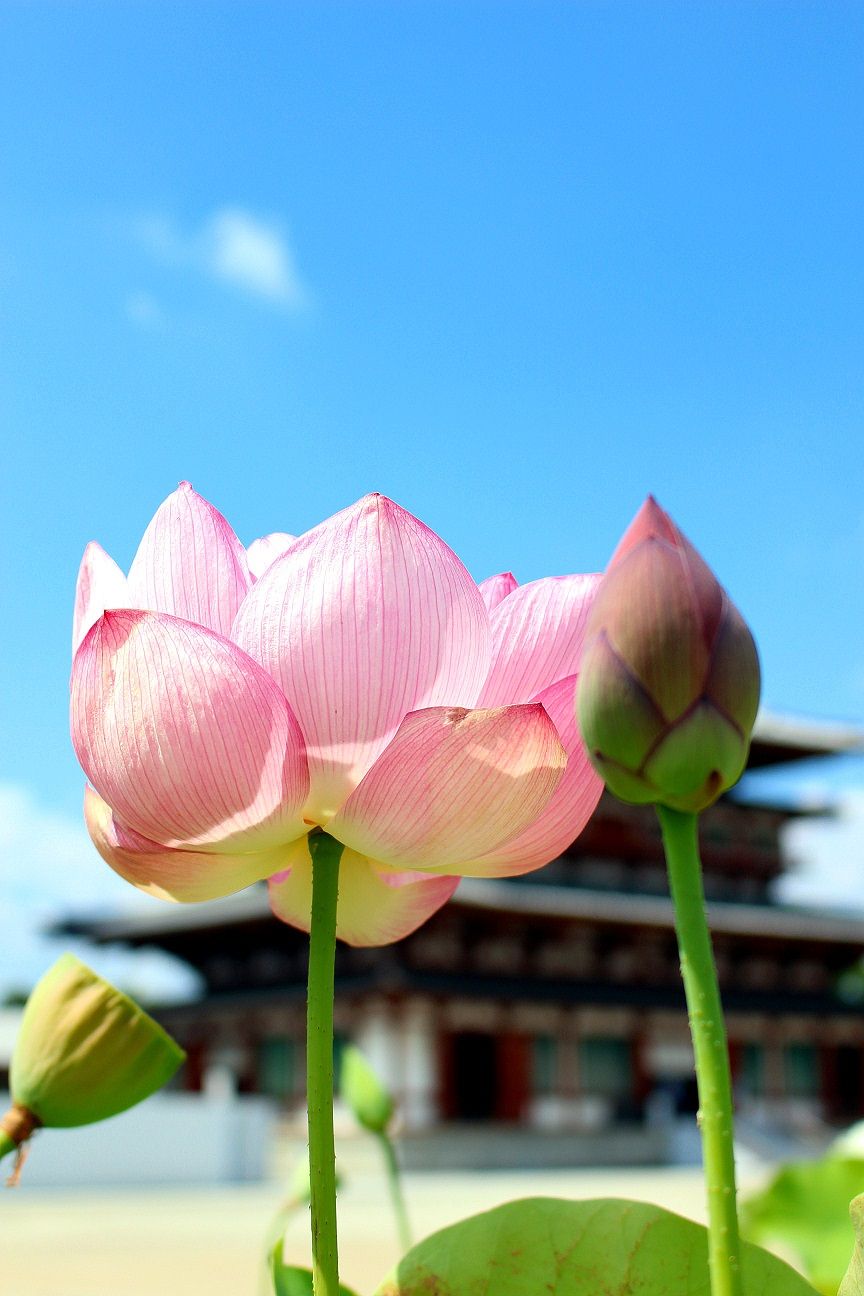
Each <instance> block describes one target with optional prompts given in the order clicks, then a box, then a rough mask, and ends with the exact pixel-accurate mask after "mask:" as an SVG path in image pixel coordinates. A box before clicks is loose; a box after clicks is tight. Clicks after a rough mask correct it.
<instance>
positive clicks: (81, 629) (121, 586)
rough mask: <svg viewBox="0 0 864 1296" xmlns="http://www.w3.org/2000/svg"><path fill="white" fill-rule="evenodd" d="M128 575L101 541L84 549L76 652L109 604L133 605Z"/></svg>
mask: <svg viewBox="0 0 864 1296" xmlns="http://www.w3.org/2000/svg"><path fill="white" fill-rule="evenodd" d="M129 605H130V596H129V591H128V589H127V588H126V577H125V576H124V575H123V573H122V571H121V570H120V568H119V567H118V566H117V564H116V562H115V561H114V559H113V558H111V557H109V555H108V554H107V553H106V552H105V550H104V549H103V548H102V546H101V545H99V544H97V543H96V541H95V540H91V541H90V543H89V544H88V546H87V548H86V549H85V550H84V557H83V558H82V559H81V566H80V567H79V568H78V583H77V585H76V586H75V612H74V614H73V619H72V653H73V655H74V654H75V653H76V652H77V651H78V646H79V644H80V643H81V640H82V639H83V638H84V636H85V635H86V633H87V631H88V630H89V629H90V627H91V626H92V625H94V624H95V623H96V622H97V621H98V620H99V618H100V617H101V615H102V613H103V612H104V611H105V609H106V608H122V607H129Z"/></svg>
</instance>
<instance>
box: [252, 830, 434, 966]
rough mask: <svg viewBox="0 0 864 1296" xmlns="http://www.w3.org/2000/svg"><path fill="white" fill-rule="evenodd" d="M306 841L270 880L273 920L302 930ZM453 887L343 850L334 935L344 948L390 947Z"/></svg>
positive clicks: (307, 888)
mask: <svg viewBox="0 0 864 1296" xmlns="http://www.w3.org/2000/svg"><path fill="white" fill-rule="evenodd" d="M308 842H309V839H308V837H304V838H303V839H302V840H301V841H298V842H295V844H294V845H293V846H292V847H291V848H290V851H291V853H290V868H289V869H288V870H286V871H284V872H282V873H279V874H277V875H276V876H275V877H272V878H271V879H270V905H271V907H272V909H273V912H274V914H275V915H276V917H277V918H281V919H282V921H283V922H286V923H290V924H291V926H292V927H299V928H300V930H301V931H307V932H308V930H309V920H310V915H311V913H312V861H311V858H310V855H309V845H308ZM458 885H459V878H458V877H429V876H428V874H425V873H411V872H402V873H397V872H394V871H393V870H392V869H386V868H379V867H378V866H377V865H376V863H375V861H374V860H371V859H367V858H366V857H365V856H364V855H358V854H357V852H356V851H353V850H346V851H344V852H343V854H342V859H341V863H340V866H339V901H338V908H337V912H336V935H337V936H338V937H339V939H340V940H343V941H345V942H346V943H347V944H348V945H390V944H392V943H393V941H397V940H401V939H402V937H403V936H408V935H410V934H411V932H413V931H415V930H416V929H417V928H418V927H419V926H421V924H422V923H424V922H425V921H426V919H427V918H429V917H431V915H432V914H433V913H435V911H436V910H437V909H440V908H441V906H442V905H444V904H446V903H447V901H448V900H449V899H450V897H451V896H452V894H453V892H454V891H455V890H456V888H457V886H458Z"/></svg>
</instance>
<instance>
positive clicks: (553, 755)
mask: <svg viewBox="0 0 864 1296" xmlns="http://www.w3.org/2000/svg"><path fill="white" fill-rule="evenodd" d="M596 580H597V578H595V577H584V576H569V577H561V578H558V579H548V580H540V581H535V582H533V583H532V584H530V585H525V586H522V587H521V588H517V587H516V585H515V581H513V580H512V577H511V578H509V579H508V578H503V577H495V578H493V579H492V580H491V581H487V582H484V585H483V586H481V587H479V588H478V586H477V585H475V584H474V582H473V581H472V580H471V577H470V576H469V575H468V572H467V571H466V570H465V568H464V567H463V566H462V564H461V563H460V562H459V560H458V558H457V557H456V556H455V554H453V553H452V551H451V550H450V549H448V547H447V546H446V545H445V544H444V543H443V541H442V540H440V539H439V538H438V537H437V536H436V535H435V534H434V533H433V532H432V531H430V530H429V529H428V528H427V527H425V526H424V525H423V524H422V523H421V522H419V521H418V520H417V519H416V518H414V517H412V516H411V514H410V513H407V512H406V511H405V510H404V509H401V508H400V507H399V506H398V505H396V504H394V503H392V501H390V500H388V499H385V498H384V497H382V496H380V495H369V496H366V497H365V498H364V499H362V500H360V501H359V502H358V503H357V504H355V505H354V506H353V507H351V508H348V509H345V510H344V511H343V512H341V513H337V514H336V515H335V516H334V517H332V518H329V519H328V520H327V521H326V522H323V523H322V524H321V525H320V526H318V527H316V528H315V529H314V530H312V531H309V532H307V533H306V534H305V535H303V536H301V537H300V538H299V539H294V538H293V537H291V536H288V535H284V534H281V533H280V534H277V535H275V536H268V537H265V538H264V539H262V540H257V541H255V543H254V544H252V545H250V547H249V549H248V550H244V548H243V546H242V545H241V544H240V542H239V540H238V539H237V537H236V536H235V534H234V532H233V531H232V530H231V528H230V526H229V525H228V523H227V521H226V520H225V518H223V517H222V515H221V514H220V513H218V512H217V511H216V510H215V509H214V508H213V507H212V506H211V505H210V504H208V503H207V502H206V501H205V500H203V499H202V498H201V497H200V496H199V495H196V494H195V492H194V491H193V490H192V488H191V487H190V486H188V485H187V484H185V483H184V484H183V485H181V486H180V488H179V489H178V490H177V491H176V492H175V493H174V494H173V495H171V496H169V498H168V499H167V500H166V501H165V503H164V504H163V505H162V507H161V508H160V509H159V510H158V512H157V513H156V516H155V517H154V518H153V521H152V522H151V523H150V526H149V527H148V528H147V531H146V532H145V534H144V538H143V539H142V541H141V545H140V547H139V550H138V553H137V554H136V556H135V559H134V561H133V563H132V567H131V569H130V571H129V575H128V577H124V576H123V574H122V572H121V571H120V569H119V568H118V567H117V565H116V564H115V563H114V562H113V560H112V559H111V558H109V557H108V555H107V554H106V553H105V552H104V550H102V549H101V548H100V547H99V546H98V545H96V544H91V545H89V546H88V547H87V550H86V552H85V554H84V559H83V562H82V565H81V571H80V574H79V580H78V591H77V598H76V608H75V630H74V648H75V657H74V663H73V670H72V738H73V743H74V746H75V750H76V753H77V755H78V759H79V760H80V762H81V765H82V766H83V768H84V770H85V772H86V774H87V777H88V779H89V781H90V784H91V786H89V787H88V788H87V792H86V798H85V817H86V820H87V825H88V828H89V831H90V835H91V837H92V838H93V841H94V843H95V844H96V847H97V849H98V850H99V852H100V854H101V855H102V856H103V858H104V859H106V860H107V862H108V863H109V864H110V865H111V866H112V867H113V868H114V869H116V870H117V872H118V873H120V874H121V875H122V876H123V877H125V878H127V879H128V880H129V881H130V882H133V883H134V884H135V885H136V886H138V887H140V888H141V889H142V890H145V891H149V892H152V893H153V894H156V895H160V896H163V897H166V898H169V899H175V900H187V901H194V900H206V899H211V898H214V897H216V896H223V895H228V894H230V893H231V892H233V891H237V890H239V889H241V888H242V887H245V886H248V885H250V884H251V883H253V882H256V881H258V880H260V879H263V878H269V879H271V881H270V893H271V903H272V905H273V908H274V911H275V912H276V914H277V915H278V916H279V917H280V918H282V919H284V920H285V921H286V922H290V923H292V924H294V925H295V926H298V927H301V928H303V929H304V930H308V928H309V918H310V896H311V861H310V855H309V847H308V834H309V833H310V831H312V830H315V829H318V828H321V829H326V831H327V832H328V833H330V834H331V835H332V836H333V837H334V838H336V839H337V840H339V841H340V842H342V843H343V844H344V846H345V848H346V849H345V851H344V854H343V863H342V868H341V870H340V879H339V911H338V934H339V936H341V937H342V939H343V940H346V941H348V942H349V943H351V944H357V945H377V944H386V943H388V942H389V941H393V940H397V939H399V938H400V937H401V936H404V935H407V934H408V932H410V931H413V930H414V929H415V928H416V927H417V926H419V925H420V924H421V923H422V922H424V921H425V920H426V918H428V917H429V916H430V914H432V913H433V912H434V911H435V910H436V909H438V908H439V907H440V906H441V905H442V904H444V903H445V901H446V900H447V899H449V897H450V896H451V895H452V893H453V891H454V890H455V888H456V886H457V885H458V882H459V878H460V877H462V876H466V875H469V874H474V875H480V876H500V875H506V874H508V873H521V872H525V871H527V870H529V869H534V868H539V867H540V865H542V864H544V863H546V862H548V860H550V859H552V858H553V857H554V856H556V855H557V854H559V853H560V852H561V850H563V849H564V848H565V847H566V846H567V845H568V844H569V842H570V841H572V839H573V838H574V837H576V836H577V835H578V833H579V832H580V831H581V830H582V828H583V827H584V825H585V823H586V822H587V820H588V818H589V816H590V814H591V812H592V811H593V809H594V806H595V804H596V802H597V799H598V797H599V795H600V791H601V788H602V784H601V782H600V780H599V778H598V777H597V776H596V774H595V773H594V772H593V770H592V769H591V766H590V764H589V762H588V759H587V756H586V755H585V752H584V749H583V747H582V743H581V739H580V738H579V735H578V732H577V730H576V725H575V721H574V718H573V711H574V707H573V699H574V690H575V683H576V671H577V668H578V664H579V657H580V653H581V645H582V638H583V633H584V624H585V620H586V616H587V610H588V607H589V605H590V602H591V598H592V596H593V593H594V589H595V584H596ZM484 599H485V602H484ZM487 605H488V607H489V608H491V609H492V610H491V612H490V611H488V610H487ZM568 756H569V762H568V760H567V757H568ZM565 765H566V769H565Z"/></svg>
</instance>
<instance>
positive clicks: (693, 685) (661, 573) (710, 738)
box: [578, 495, 759, 813]
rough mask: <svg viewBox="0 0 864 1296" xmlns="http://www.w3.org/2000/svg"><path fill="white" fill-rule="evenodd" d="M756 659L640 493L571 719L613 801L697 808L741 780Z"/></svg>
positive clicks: (666, 522)
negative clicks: (577, 724)
mask: <svg viewBox="0 0 864 1296" xmlns="http://www.w3.org/2000/svg"><path fill="white" fill-rule="evenodd" d="M758 706H759V658H758V655H757V652H756V645H755V644H754V642H753V636H752V635H751V634H750V631H749V629H748V628H747V625H746V624H745V622H744V620H743V618H742V616H741V613H740V612H739V611H738V609H737V608H736V607H735V606H734V604H733V603H732V601H731V600H730V598H729V596H728V594H727V593H726V592H725V590H723V589H722V588H721V586H720V585H719V583H718V582H717V579H716V577H715V576H714V574H713V572H712V571H711V570H710V568H709V567H707V566H706V564H705V562H704V561H703V559H702V558H700V556H699V554H698V553H697V552H696V550H695V549H694V548H693V546H692V545H691V544H690V542H689V540H687V539H686V538H685V536H683V535H682V534H681V532H680V531H679V530H678V528H677V527H676V525H675V523H674V522H673V521H672V519H671V518H670V517H669V516H668V514H666V513H664V512H663V510H662V509H661V508H660V506H659V505H658V504H657V502H656V501H655V500H654V499H653V498H652V497H651V496H650V495H649V497H648V499H647V500H646V501H645V503H644V504H643V505H642V507H641V509H640V510H639V512H638V513H637V514H636V517H635V518H634V519H633V521H632V522H631V523H630V526H629V527H628V528H627V530H626V532H625V533H624V536H623V537H622V539H621V542H620V544H619V545H618V548H617V549H616V550H615V553H614V554H613V555H612V559H611V561H610V563H609V566H608V568H607V571H606V575H605V576H604V577H603V580H602V582H601V585H600V590H599V593H598V595H597V598H596V599H595V601H594V604H593V606H592V608H591V613H590V616H589V618H588V639H587V647H586V651H585V661H584V669H583V671H582V675H581V679H580V682H579V697H578V708H579V721H580V724H581V727H582V733H583V735H584V738H585V742H586V744H587V745H588V748H589V750H590V752H591V757H592V760H593V762H594V765H595V766H596V768H597V770H598V771H599V772H600V773H601V774H602V775H603V777H604V779H605V780H606V783H607V785H608V787H609V790H610V791H611V792H614V793H615V795H616V796H618V797H620V798H621V800H622V801H630V802H634V803H648V802H653V803H659V804H661V805H667V806H671V807H672V808H673V809H676V810H682V811H690V812H693V813H698V812H699V811H700V810H704V809H705V808H706V807H707V806H709V805H711V804H712V802H714V801H716V800H717V798H718V797H719V796H720V795H721V793H722V792H724V791H725V790H726V789H727V788H729V787H731V786H732V784H733V783H736V782H737V780H738V779H739V778H740V777H741V774H742V772H743V770H744V766H745V765H746V763H747V753H748V750H749V747H750V733H751V730H752V728H753V723H754V721H755V719H756V711H757V708H758Z"/></svg>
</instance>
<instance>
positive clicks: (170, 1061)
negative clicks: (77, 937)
mask: <svg viewBox="0 0 864 1296" xmlns="http://www.w3.org/2000/svg"><path fill="white" fill-rule="evenodd" d="M184 1057H185V1054H184V1052H183V1050H182V1049H181V1048H180V1047H179V1046H178V1045H177V1044H175V1043H174V1041H173V1040H172V1039H171V1037H170V1035H168V1034H166V1032H165V1031H164V1030H163V1029H162V1027H161V1026H159V1025H158V1024H157V1023H156V1022H155V1021H154V1020H153V1018H152V1017H149V1016H148V1015H147V1013H145V1012H144V1011H143V1009H141V1008H139V1007H138V1005H137V1004H136V1003H134V1002H133V1001H132V1000H131V999H129V998H128V997H127V996H126V995H125V994H122V993H121V992H120V991H119V990H117V989H115V987H114V986H112V985H110V984H109V983H108V982H107V981H103V980H102V978H101V977H99V976H97V975H96V973H95V972H92V971H91V970H90V968H88V967H87V966H86V965H85V964H84V963H82V962H81V961H80V959H77V958H75V956H74V955H72V954H64V955H63V956H62V957H61V958H60V959H58V961H57V962H56V963H55V964H54V966H53V967H52V968H51V969H50V970H49V971H48V972H46V973H45V975H44V976H43V977H42V979H41V980H40V981H39V982H38V984H37V985H36V987H35V989H34V990H33V993H32V994H31V996H30V998H29V999H28V1001H27V1006H26V1008H25V1010H24V1017H23V1020H22V1022H21V1030H20V1034H19V1038H18V1042H17V1044H16V1047H15V1054H14V1057H13V1059H12V1067H11V1072H10V1088H11V1090H12V1097H13V1099H14V1102H15V1104H16V1107H17V1108H18V1109H21V1110H24V1111H26V1112H29V1113H31V1114H32V1116H33V1117H35V1119H36V1122H37V1123H38V1124H40V1125H46V1126H55V1127H58V1128H60V1127H66V1126H73V1125H89V1124H91V1123H92V1122H93V1121H101V1120H107V1118H108V1117H109V1116H116V1115H117V1114H118V1113H119V1112H122V1111H126V1109H127V1108H128V1107H134V1106H135V1104H136V1103H139V1102H141V1101H142V1100H143V1099H144V1098H149V1096H150V1095H151V1094H152V1093H155V1091H156V1090H157V1089H160V1088H161V1087H162V1085H164V1084H165V1083H166V1082H167V1081H168V1080H170V1079H171V1077H172V1076H173V1075H174V1073H175V1071H176V1070H177V1068H178V1067H179V1066H180V1064H181V1062H182V1061H183V1059H184Z"/></svg>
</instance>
